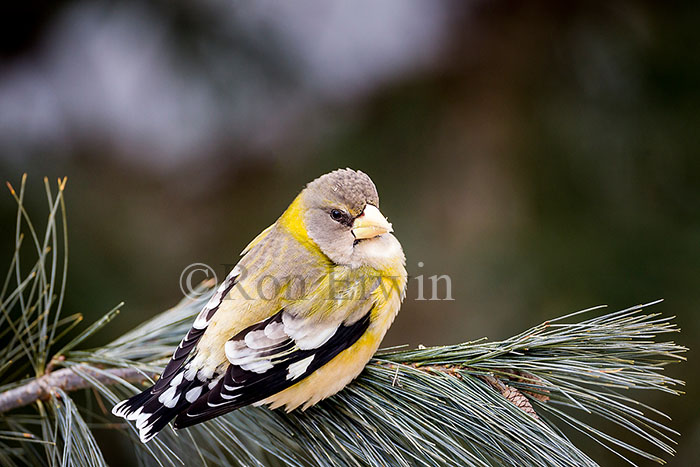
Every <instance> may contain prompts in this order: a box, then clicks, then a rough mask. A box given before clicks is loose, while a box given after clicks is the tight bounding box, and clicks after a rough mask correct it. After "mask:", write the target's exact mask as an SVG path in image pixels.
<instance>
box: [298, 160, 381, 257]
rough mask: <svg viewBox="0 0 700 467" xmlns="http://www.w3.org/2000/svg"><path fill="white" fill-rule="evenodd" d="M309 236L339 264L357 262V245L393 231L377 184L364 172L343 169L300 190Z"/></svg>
mask: <svg viewBox="0 0 700 467" xmlns="http://www.w3.org/2000/svg"><path fill="white" fill-rule="evenodd" d="M301 197H302V200H303V203H304V208H305V209H304V224H305V225H306V229H307V232H308V234H309V237H311V239H312V240H313V241H314V242H315V243H316V244H317V245H318V246H319V248H321V251H323V253H324V254H325V255H326V256H328V257H329V258H330V259H331V260H332V261H333V262H334V263H336V264H356V263H358V261H357V259H358V258H357V255H356V253H357V251H356V247H357V246H358V245H359V243H360V242H372V241H373V240H375V239H377V238H379V237H381V236H382V235H384V234H388V233H389V232H391V231H392V229H391V224H389V222H387V220H386V219H385V218H384V216H383V215H382V214H381V212H379V195H378V194H377V188H376V187H375V186H374V183H373V182H372V180H371V179H370V178H369V176H368V175H367V174H365V173H363V172H360V171H359V170H358V171H355V170H352V169H340V170H335V171H333V172H331V173H328V174H326V175H323V176H322V177H319V178H317V179H316V180H314V181H313V182H311V183H309V184H308V185H307V186H306V188H305V189H304V191H302V193H301Z"/></svg>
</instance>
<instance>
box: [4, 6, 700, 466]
mask: <svg viewBox="0 0 700 467" xmlns="http://www.w3.org/2000/svg"><path fill="white" fill-rule="evenodd" d="M6 3H7V4H6V5H4V6H2V7H0V9H1V10H2V11H0V13H1V14H0V23H1V25H2V27H1V28H0V31H1V32H0V37H1V38H2V40H1V42H0V178H2V179H3V180H9V181H10V182H12V183H13V184H14V185H15V186H17V185H18V184H19V180H20V178H21V175H22V173H24V172H27V173H28V174H29V177H30V178H29V183H30V193H29V194H28V196H29V202H28V205H29V206H30V210H31V212H33V213H34V216H35V219H40V218H43V215H44V212H45V200H44V194H43V188H42V186H41V180H42V177H43V176H44V175H48V176H50V177H51V178H52V179H55V178H56V177H58V176H63V175H67V176H68V191H67V200H68V219H69V232H70V234H69V237H70V238H69V240H70V258H71V259H70V267H69V283H68V294H67V297H66V304H65V306H66V307H67V309H69V311H70V312H81V313H83V314H84V315H85V316H86V318H87V321H88V322H92V321H93V320H95V319H97V318H98V317H99V316H100V315H101V314H102V313H104V312H105V311H106V310H108V309H110V308H111V307H112V306H114V305H115V304H116V303H118V302H119V301H122V300H123V301H125V302H126V306H125V307H124V308H123V311H122V313H121V315H120V316H119V318H118V319H117V320H116V321H115V322H113V323H112V324H111V325H110V326H109V327H108V328H107V329H106V330H104V331H102V332H101V333H100V334H99V335H97V336H95V337H93V339H92V341H91V342H89V343H88V345H100V344H102V343H105V342H107V341H109V340H110V339H112V338H114V337H117V336H118V335H119V334H120V333H122V332H124V331H126V330H127V329H130V328H131V327H132V326H134V325H136V324H138V323H140V322H141V321H143V320H144V319H146V318H148V317H151V316H153V315H155V314H157V313H158V312H160V311H162V310H164V309H166V308H167V307H169V306H171V305H173V304H174V303H176V302H177V301H178V300H179V299H180V298H181V297H182V293H181V291H180V287H179V277H180V273H181V271H182V270H183V268H185V267H186V266H187V265H189V264H190V263H194V262H203V263H207V264H210V265H212V266H213V267H214V269H215V270H216V271H217V274H219V277H221V276H222V275H224V274H225V273H226V270H225V266H224V265H225V264H233V263H235V262H236V261H237V259H236V258H237V257H238V254H239V252H240V251H241V250H242V248H243V247H244V246H245V245H246V244H247V242H248V241H249V240H250V239H252V238H253V237H254V236H255V235H256V234H257V233H258V232H260V231H261V230H262V229H263V228H265V227H266V226H268V225H269V224H270V223H272V222H273V221H274V220H275V219H276V218H277V216H278V215H279V214H280V213H281V212H282V211H283V210H284V208H285V207H286V205H287V204H288V203H289V202H290V201H291V200H292V199H293V197H294V196H295V195H296V193H297V192H298V191H299V190H300V189H301V188H302V187H303V186H304V184H305V183H306V182H308V181H310V180H312V179H314V178H315V177H317V176H318V175H320V174H323V173H325V172H327V171H330V170H332V169H335V168H338V167H346V166H349V167H352V168H355V169H361V170H363V171H365V172H367V173H368V174H370V176H371V177H372V178H373V179H374V181H375V183H376V184H377V187H378V189H379V193H380V198H381V206H382V211H383V212H384V214H385V215H387V216H388V217H389V219H390V220H391V221H392V223H393V224H394V228H395V230H396V235H397V237H398V238H399V239H400V240H401V242H402V244H403V246H404V249H405V251H406V255H407V258H408V269H409V273H410V274H411V275H412V276H417V275H420V274H424V275H426V276H429V275H432V274H447V275H449V276H450V277H451V279H452V289H453V296H454V298H455V300H454V301H415V297H416V281H415V280H413V281H411V285H410V290H409V295H408V299H407V301H406V303H405V304H404V306H403V309H402V312H401V314H400V315H399V318H398V319H397V321H396V323H395V324H394V326H393V327H392V328H391V331H390V332H389V334H388V336H387V339H386V341H385V344H386V345H394V344H402V343H409V344H411V345H417V344H426V345H430V344H447V343H456V342H461V341H466V340H471V339H476V338H479V337H481V336H489V338H491V339H500V338H505V337H507V336H509V335H511V334H513V333H516V332H518V331H521V330H523V329H524V328H526V327H529V326H531V325H534V324H536V323H538V322H540V321H542V320H544V319H547V318H551V317H555V316H558V315H562V314H565V313H568V312H571V311H574V310H578V309H582V308H586V307H589V306H593V305H598V304H608V305H610V307H612V308H613V309H618V308H623V307H627V306H631V305H634V304H637V303H641V302H645V301H651V300H654V299H657V298H665V299H666V301H665V302H664V303H663V304H661V305H660V306H656V307H654V308H655V310H656V311H662V312H664V313H666V314H670V315H676V316H677V317H678V318H677V319H678V322H679V324H680V326H681V327H682V328H683V333H682V334H681V335H678V336H673V337H674V338H677V341H678V342H680V343H682V344H684V345H687V346H691V347H692V348H697V347H698V344H700V342H699V341H700V321H698V319H697V318H696V316H697V313H698V308H697V307H698V303H700V157H699V156H700V154H699V151H698V148H699V147H700V144H699V143H700V33H699V32H698V31H700V28H699V27H698V25H700V4H698V3H697V2H652V1H648V2H644V1H639V2H601V3H598V2H559V1H534V2H517V1H492V2H483V1H473V2H458V1H447V2H445V1H433V2H422V1H418V0H416V1H399V0H392V1H382V2H371V1H369V0H362V1H355V2H351V1H340V0H333V1H322V0H318V1H311V0H304V1H301V2H269V1H259V2H247V3H242V2H237V1H223V0H204V1H201V2H185V1H175V2H173V1H167V2H166V1H154V2H149V3H146V2H137V1H124V2H111V1H105V0H98V1H92V2H84V1H75V0H60V1H58V2H56V1H48V0H32V1H28V2H6ZM14 223H15V205H14V201H13V200H12V198H11V197H10V196H9V193H8V194H7V195H4V196H0V226H1V232H0V245H1V246H2V247H1V248H0V264H7V263H8V261H9V258H10V255H11V253H12V238H13V235H14ZM418 262H422V263H423V264H424V266H423V267H419V266H418ZM688 356H689V358H690V361H689V362H688V363H687V364H684V365H680V366H675V367H672V368H670V369H669V370H668V371H669V372H670V373H671V374H672V375H674V376H677V377H679V378H682V379H684V380H686V381H687V382H688V387H687V390H688V394H687V395H686V396H684V397H682V398H674V397H671V396H657V395H649V394H646V395H644V394H642V395H640V397H641V399H642V400H643V401H645V402H647V403H652V404H655V405H656V406H658V407H660V408H661V409H663V410H664V411H665V412H667V413H668V414H670V415H671V417H672V418H673V422H672V423H671V426H672V427H673V428H675V429H677V430H678V431H680V432H681V433H682V434H683V436H682V437H681V438H680V444H679V447H678V455H677V456H676V457H675V458H672V459H669V463H670V464H671V465H679V466H684V465H698V464H700V452H699V451H698V448H697V446H698V445H700V417H699V415H700V399H699V397H700V393H699V392H698V390H697V385H698V383H699V382H700V378H698V370H699V369H700V368H699V367H698V363H697V360H696V359H695V358H693V357H694V352H692V351H691V352H689V354H688ZM112 436H113V435H110V434H109V432H105V433H103V434H102V435H101V437H100V440H101V442H102V443H103V444H105V445H111V446H117V445H116V444H115V443H111V444H110V440H111V439H112ZM584 443H587V444H586V447H585V449H586V450H587V451H588V452H590V453H591V454H592V455H593V456H594V457H595V458H596V459H598V460H599V461H601V462H602V463H603V465H618V464H620V463H621V462H622V461H620V460H619V459H617V458H615V457H613V456H612V455H610V454H607V453H606V452H604V451H602V449H601V448H598V447H597V446H594V445H592V443H590V442H587V441H584ZM124 447H125V446H122V448H124ZM108 449H109V448H108ZM112 449H113V451H114V452H111V454H109V455H110V456H112V457H111V460H112V462H113V463H118V462H119V459H121V458H120V454H119V453H118V452H117V448H112Z"/></svg>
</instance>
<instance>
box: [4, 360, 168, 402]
mask: <svg viewBox="0 0 700 467" xmlns="http://www.w3.org/2000/svg"><path fill="white" fill-rule="evenodd" d="M78 368H79V369H80V371H81V372H83V373H86V374H88V375H90V378H92V379H94V380H96V381H99V382H100V383H102V384H115V383H117V380H116V379H115V378H121V379H123V380H125V381H128V382H131V383H138V382H143V381H146V380H147V379H148V376H146V375H144V374H143V372H141V371H139V370H137V369H135V368H110V369H107V370H102V371H95V370H94V369H92V368H90V367H88V366H79V367H78ZM151 376H154V375H151ZM91 386H92V383H91V382H90V381H88V380H86V379H85V378H83V377H82V376H81V375H80V374H79V373H78V372H76V371H74V369H73V368H63V369H61V370H56V371H53V372H51V373H48V374H45V375H43V376H40V377H38V378H34V379H32V380H30V381H28V382H27V383H26V384H23V385H22V386H19V387H16V388H14V389H10V390H8V391H5V392H3V393H1V394H0V413H4V412H7V411H8V410H12V409H17V408H19V407H24V406H25V405H29V404H32V403H34V402H36V401H38V400H47V399H49V398H50V397H51V394H52V393H53V392H54V390H55V389H62V390H64V391H66V392H71V391H76V390H78V389H85V388H89V387H91Z"/></svg>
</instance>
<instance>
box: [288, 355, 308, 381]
mask: <svg viewBox="0 0 700 467" xmlns="http://www.w3.org/2000/svg"><path fill="white" fill-rule="evenodd" d="M314 357H315V355H311V356H310V357H306V358H305V359H303V360H299V361H298V362H294V363H292V364H291V365H289V367H288V368H287V379H291V380H295V379H297V378H298V377H300V376H301V375H303V374H304V373H305V372H306V369H307V368H308V367H309V365H311V362H312V361H313V360H314Z"/></svg>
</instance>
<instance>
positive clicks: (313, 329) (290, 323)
mask: <svg viewBox="0 0 700 467" xmlns="http://www.w3.org/2000/svg"><path fill="white" fill-rule="evenodd" d="M282 323H284V332H285V334H287V335H288V336H289V337H290V338H291V339H292V340H294V342H295V343H296V345H297V346H298V347H299V348H300V349H301V350H310V349H317V348H319V347H321V346H322V345H323V344H325V343H326V342H328V339H330V338H331V337H333V334H335V331H336V330H337V329H338V325H330V326H329V325H328V324H327V323H314V324H312V323H309V320H308V319H306V318H303V317H295V316H293V315H291V314H289V313H286V312H285V313H282Z"/></svg>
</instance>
